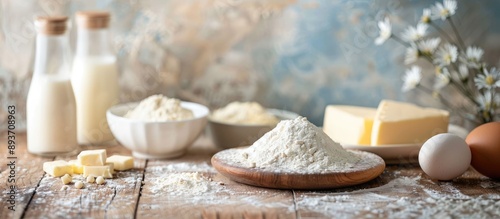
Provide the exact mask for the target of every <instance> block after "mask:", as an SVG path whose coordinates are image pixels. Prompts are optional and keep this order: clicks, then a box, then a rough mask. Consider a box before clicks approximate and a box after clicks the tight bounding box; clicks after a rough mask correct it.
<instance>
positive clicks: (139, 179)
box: [0, 133, 500, 218]
mask: <svg viewBox="0 0 500 219" xmlns="http://www.w3.org/2000/svg"><path fill="white" fill-rule="evenodd" d="M16 138H17V139H16V140H17V141H16V148H15V150H14V151H13V152H15V154H12V155H9V154H8V148H7V138H6V135H5V134H3V135H1V137H0V145H1V150H0V161H1V165H0V170H1V175H0V181H1V184H0V185H1V186H0V190H1V192H2V193H1V200H2V201H1V203H0V212H1V214H0V218H54V217H57V218H59V217H62V218H154V217H159V218H360V217H365V218H416V217H423V218H428V217H437V218H443V217H445V216H451V217H452V218H455V217H458V218H461V217H463V218H471V217H473V218H499V217H500V182H498V181H493V180H490V179H488V178H486V177H483V176H481V175H479V174H478V173H476V172H475V171H474V170H469V171H467V173H465V174H464V175H463V176H461V177H459V178H457V179H455V180H453V181H450V182H438V181H433V180H430V179H428V178H427V177H426V175H425V174H424V173H423V172H422V171H421V170H420V168H418V166H415V165H398V166H395V165H389V166H387V168H386V170H385V171H384V173H383V174H382V175H381V176H380V177H378V178H376V179H375V180H372V181H370V182H368V183H365V184H362V185H359V186H354V187H349V188H342V189H334V190H328V191H297V190H273V189H264V188H257V187H252V186H247V185H243V184H239V183H236V182H233V181H230V180H228V179H227V178H225V177H224V176H222V175H220V174H218V173H217V172H216V171H215V170H214V169H213V168H212V167H211V165H210V158H211V156H212V155H213V154H214V153H215V152H217V149H216V148H215V147H214V146H212V143H211V142H210V140H209V139H208V138H206V137H201V138H200V139H199V140H198V141H197V142H196V143H195V144H194V146H193V147H191V148H190V150H189V152H188V153H187V154H186V155H185V156H183V157H181V158H178V159H174V160H140V159H136V161H135V169H134V170H132V171H125V172H119V173H117V174H116V176H115V178H114V179H112V180H108V181H107V183H106V184H105V185H99V186H98V185H96V184H92V185H90V184H86V186H85V188H84V189H80V190H78V189H75V188H73V187H70V188H69V189H67V190H63V191H61V190H60V189H61V186H62V183H61V182H60V179H59V178H53V177H50V176H48V175H46V174H44V172H43V170H42V163H43V162H46V161H51V160H55V159H64V160H70V159H75V156H73V157H48V158H45V157H39V156H34V155H31V154H29V153H27V151H26V136H25V135H24V134H19V133H17V136H16ZM87 148H88V147H86V148H83V149H87ZM106 148H107V151H108V156H109V155H112V154H130V151H129V150H127V149H125V148H124V147H122V146H120V145H116V146H109V147H106ZM9 157H15V158H9ZM13 161H15V167H14V166H13V165H9V164H12V162H13ZM11 167H12V168H11ZM498 168H500V167H498ZM179 172H199V173H201V174H203V176H205V177H206V178H207V179H208V178H210V179H211V180H212V181H211V182H210V183H211V184H210V185H211V188H210V189H207V190H204V191H203V193H202V194H190V191H184V192H180V193H179V192H176V193H170V192H168V191H167V192H166V191H165V190H158V183H159V182H161V181H162V180H163V181H164V180H165V179H168V177H169V176H172V174H178V173H179ZM12 179H15V183H13V182H12ZM9 180H11V181H9ZM11 186H15V188H11ZM160 189H161V188H160ZM9 193H13V194H15V195H13V196H11V194H9Z"/></svg>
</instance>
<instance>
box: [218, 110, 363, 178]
mask: <svg viewBox="0 0 500 219" xmlns="http://www.w3.org/2000/svg"><path fill="white" fill-rule="evenodd" d="M239 151H241V153H240V155H238V154H236V156H228V157H223V159H224V160H228V161H229V162H230V163H236V164H240V165H242V166H244V167H250V168H261V169H266V170H269V171H275V172H297V173H323V172H330V171H345V170H349V169H354V168H359V165H357V164H359V161H360V160H361V157H360V156H359V155H358V154H355V153H352V152H349V151H347V150H345V149H344V148H343V147H342V146H341V145H340V144H338V143H336V142H334V141H333V140H331V139H330V137H328V135H326V134H325V133H324V132H323V131H322V130H321V129H320V128H318V127H316V126H315V125H313V124H312V123H310V122H309V121H308V120H307V119H306V118H305V117H297V118H296V119H293V120H283V121H281V122H280V123H279V124H278V125H277V126H276V127H275V128H274V129H273V130H271V131H269V132H268V133H266V134H265V135H264V136H262V138H260V139H259V140H257V141H256V142H255V143H254V144H253V145H252V146H250V147H249V148H247V149H244V150H239ZM368 166H369V165H368Z"/></svg>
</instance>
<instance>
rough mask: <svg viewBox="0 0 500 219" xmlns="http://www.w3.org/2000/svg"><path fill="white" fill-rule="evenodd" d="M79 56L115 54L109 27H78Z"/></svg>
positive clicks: (77, 46) (77, 45)
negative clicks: (110, 39) (110, 40)
mask: <svg viewBox="0 0 500 219" xmlns="http://www.w3.org/2000/svg"><path fill="white" fill-rule="evenodd" d="M77 37H78V38H77V43H76V53H75V55H76V56H77V57H86V56H87V57H88V56H92V57H95V56H114V54H113V51H112V50H111V47H110V44H109V41H108V39H109V38H108V29H105V28H102V29H87V28H83V27H79V28H78V35H77Z"/></svg>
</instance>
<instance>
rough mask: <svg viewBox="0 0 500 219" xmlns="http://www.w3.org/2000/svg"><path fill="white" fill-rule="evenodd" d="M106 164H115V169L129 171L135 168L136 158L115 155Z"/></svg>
mask: <svg viewBox="0 0 500 219" xmlns="http://www.w3.org/2000/svg"><path fill="white" fill-rule="evenodd" d="M106 162H108V163H113V164H114V166H115V167H114V169H115V170H118V171H123V170H129V169H132V168H134V158H133V157H131V156H123V155H113V156H111V157H108V159H106Z"/></svg>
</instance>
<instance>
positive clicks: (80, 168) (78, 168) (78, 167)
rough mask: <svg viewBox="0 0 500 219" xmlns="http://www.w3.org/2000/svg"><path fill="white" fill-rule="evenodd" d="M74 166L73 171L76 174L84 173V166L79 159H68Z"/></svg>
mask: <svg viewBox="0 0 500 219" xmlns="http://www.w3.org/2000/svg"><path fill="white" fill-rule="evenodd" d="M68 163H70V164H71V165H72V166H73V173H76V174H82V173H83V166H82V165H81V164H80V162H78V160H70V161H68Z"/></svg>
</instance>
